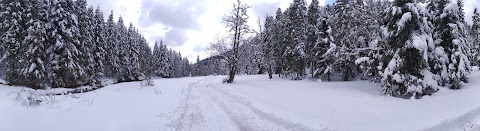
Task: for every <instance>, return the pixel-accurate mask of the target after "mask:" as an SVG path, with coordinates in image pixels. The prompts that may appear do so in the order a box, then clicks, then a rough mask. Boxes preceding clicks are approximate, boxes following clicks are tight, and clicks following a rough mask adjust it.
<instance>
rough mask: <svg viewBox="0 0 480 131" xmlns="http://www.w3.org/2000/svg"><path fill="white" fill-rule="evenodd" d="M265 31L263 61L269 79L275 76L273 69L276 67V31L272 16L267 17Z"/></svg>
mask: <svg viewBox="0 0 480 131" xmlns="http://www.w3.org/2000/svg"><path fill="white" fill-rule="evenodd" d="M264 27H265V31H264V33H263V36H262V42H263V44H262V45H263V59H264V60H263V61H264V65H265V66H266V68H267V73H268V77H269V79H272V77H273V71H274V69H275V65H276V63H275V43H274V38H275V37H274V36H275V34H274V33H276V32H274V31H275V19H274V18H273V17H272V16H267V18H266V19H265V26H264Z"/></svg>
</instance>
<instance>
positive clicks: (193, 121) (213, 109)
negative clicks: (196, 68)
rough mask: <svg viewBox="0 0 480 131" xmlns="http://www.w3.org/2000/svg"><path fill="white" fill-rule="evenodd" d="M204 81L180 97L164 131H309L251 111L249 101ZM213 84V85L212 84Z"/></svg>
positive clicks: (255, 110) (255, 109) (188, 89)
mask: <svg viewBox="0 0 480 131" xmlns="http://www.w3.org/2000/svg"><path fill="white" fill-rule="evenodd" d="M215 80H216V79H214V78H212V77H205V78H203V79H201V80H199V81H197V82H193V83H191V84H190V85H189V87H188V88H185V90H184V91H183V93H182V94H184V95H183V96H184V98H182V104H181V106H180V107H179V108H178V109H177V110H176V111H175V113H173V116H175V117H173V119H172V121H171V122H170V123H167V124H166V125H165V127H166V129H165V130H176V131H190V130H210V131H212V130H213V131H225V130H228V131H235V130H242V131H270V130H282V131H289V130H290V131H300V130H301V131H309V130H313V129H311V128H309V127H306V126H304V125H301V124H298V123H292V122H289V121H287V120H285V119H282V118H278V117H276V116H274V115H272V114H268V113H265V112H262V111H261V110H259V109H257V108H255V107H253V106H252V105H251V104H250V102H249V101H247V100H245V99H243V98H241V97H237V96H232V95H231V94H229V93H228V91H227V90H224V89H220V88H218V87H216V86H213V85H215V84H214V83H213V82H212V81H215ZM215 82H216V81H215Z"/></svg>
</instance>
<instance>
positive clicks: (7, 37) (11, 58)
mask: <svg viewBox="0 0 480 131" xmlns="http://www.w3.org/2000/svg"><path fill="white" fill-rule="evenodd" d="M4 2H5V4H4V5H6V8H5V9H4V12H3V17H4V18H5V21H3V24H2V25H3V27H5V28H6V29H5V32H4V33H3V34H4V37H3V42H4V43H3V44H4V45H5V47H6V52H7V54H6V63H7V70H6V72H5V80H7V81H8V82H10V84H13V85H18V84H21V83H20V80H19V79H20V78H21V77H22V76H20V74H21V73H20V69H22V66H23V64H21V63H20V62H22V61H24V56H23V54H22V52H24V51H23V50H22V47H21V46H22V42H23V37H24V36H25V34H26V28H25V26H24V24H25V23H26V22H25V21H26V19H24V18H25V16H26V14H25V13H24V11H25V10H26V5H25V4H26V2H25V1H4Z"/></svg>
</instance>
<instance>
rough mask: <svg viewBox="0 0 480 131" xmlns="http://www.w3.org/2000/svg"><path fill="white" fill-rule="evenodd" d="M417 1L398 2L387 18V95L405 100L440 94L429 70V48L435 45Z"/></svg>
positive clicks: (385, 82) (400, 0) (384, 80)
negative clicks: (433, 93)
mask: <svg viewBox="0 0 480 131" xmlns="http://www.w3.org/2000/svg"><path fill="white" fill-rule="evenodd" d="M422 8H424V7H423V6H419V5H418V4H417V3H415V2H414V1H413V0H395V1H394V4H393V6H392V7H390V8H389V9H388V11H387V16H386V17H385V18H386V19H385V21H388V22H387V23H386V25H385V26H386V27H387V28H386V32H388V43H387V45H388V47H387V51H386V54H385V55H387V56H386V57H385V58H386V60H387V61H389V62H388V65H387V66H386V68H385V71H384V73H383V78H382V83H383V87H384V93H385V94H388V95H392V96H399V97H404V98H410V97H415V98H419V97H420V96H422V95H423V94H424V93H427V92H428V91H429V90H437V88H438V87H437V82H436V81H435V80H434V79H433V75H432V73H431V72H430V71H429V70H428V56H427V52H428V46H429V45H433V40H432V37H431V34H429V31H428V28H429V27H425V25H427V24H426V23H425V22H426V21H424V20H425V18H426V12H424V10H425V9H422Z"/></svg>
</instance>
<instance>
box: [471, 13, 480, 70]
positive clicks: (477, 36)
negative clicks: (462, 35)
mask: <svg viewBox="0 0 480 131" xmlns="http://www.w3.org/2000/svg"><path fill="white" fill-rule="evenodd" d="M472 20H473V21H472V23H473V24H472V36H473V42H472V45H473V50H474V52H475V53H474V56H475V57H474V59H473V60H472V65H476V66H479V65H480V11H479V10H478V8H475V10H474V13H473V19H472Z"/></svg>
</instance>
